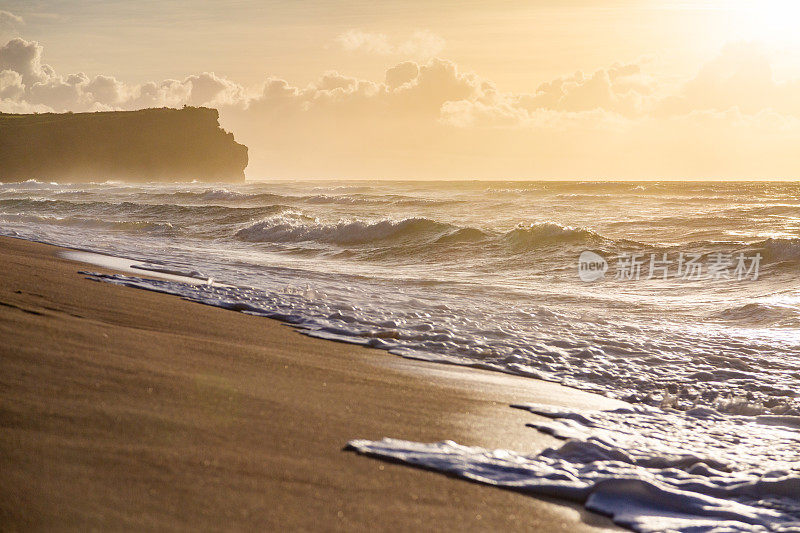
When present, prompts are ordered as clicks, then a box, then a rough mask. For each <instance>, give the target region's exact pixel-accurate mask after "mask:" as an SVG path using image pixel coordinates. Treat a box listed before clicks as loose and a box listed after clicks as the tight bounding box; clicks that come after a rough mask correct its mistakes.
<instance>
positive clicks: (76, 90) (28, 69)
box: [0, 38, 248, 112]
mask: <svg viewBox="0 0 800 533" xmlns="http://www.w3.org/2000/svg"><path fill="white" fill-rule="evenodd" d="M42 56H43V48H42V46H41V45H40V44H39V43H38V42H36V41H26V40H25V39H21V38H16V39H12V40H10V41H9V42H7V43H6V44H5V45H4V46H2V47H0V111H11V112H19V111H20V110H25V109H28V108H30V109H33V110H36V111H95V110H100V109H139V108H143V107H162V106H169V107H179V106H182V105H198V106H199V105H210V106H236V105H243V104H244V103H246V101H247V98H248V96H247V94H246V91H245V89H244V88H243V87H242V86H241V85H238V84H236V83H234V82H232V81H230V80H228V79H226V78H223V77H220V76H217V75H216V74H214V73H213V72H204V73H201V74H196V75H191V76H188V77H186V78H184V79H183V80H164V81H162V82H149V83H145V84H142V85H126V84H124V83H122V82H120V81H119V80H117V79H116V78H114V77H113V76H110V75H97V76H94V77H91V78H90V77H89V76H87V75H86V74H84V73H82V72H78V73H75V74H68V75H60V74H58V73H57V72H56V71H55V69H53V68H52V67H51V66H49V65H47V64H45V63H43V62H42Z"/></svg>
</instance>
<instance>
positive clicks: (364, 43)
mask: <svg viewBox="0 0 800 533" xmlns="http://www.w3.org/2000/svg"><path fill="white" fill-rule="evenodd" d="M336 42H337V43H339V45H340V46H341V47H342V49H343V50H346V51H347V52H355V51H362V52H367V53H370V54H380V55H389V54H392V53H394V47H393V46H392V45H390V44H389V37H387V36H386V34H384V33H372V32H365V31H360V30H349V31H346V32H344V33H342V34H340V35H338V36H337V37H336Z"/></svg>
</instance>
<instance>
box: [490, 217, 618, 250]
mask: <svg viewBox="0 0 800 533" xmlns="http://www.w3.org/2000/svg"><path fill="white" fill-rule="evenodd" d="M503 240H505V241H506V242H508V243H510V244H511V245H512V246H513V247H515V248H517V249H523V250H529V249H531V248H538V247H540V246H542V245H545V244H567V243H569V244H596V243H600V242H603V241H607V240H608V239H606V238H604V237H602V236H601V235H599V234H597V233H595V232H594V231H592V230H590V229H587V228H575V227H572V226H562V225H561V224H556V223H555V222H539V223H536V224H531V225H529V226H525V225H518V226H517V227H516V228H515V229H513V230H511V231H510V232H508V233H506V234H505V235H504V236H503Z"/></svg>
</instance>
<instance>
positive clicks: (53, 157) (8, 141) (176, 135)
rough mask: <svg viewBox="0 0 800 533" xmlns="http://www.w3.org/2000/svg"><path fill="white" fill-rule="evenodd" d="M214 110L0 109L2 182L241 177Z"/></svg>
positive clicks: (239, 150) (235, 147)
mask: <svg viewBox="0 0 800 533" xmlns="http://www.w3.org/2000/svg"><path fill="white" fill-rule="evenodd" d="M246 166H247V147H246V146H244V145H242V144H239V143H237V142H235V141H234V139H233V134H232V133H228V132H226V131H225V130H223V129H222V128H220V126H219V113H218V111H217V110H216V109H208V108H203V107H185V108H183V109H166V108H165V109H143V110H141V111H109V112H101V113H44V114H35V115H12V114H6V113H0V181H24V180H29V179H37V180H46V181H60V182H81V181H105V180H126V181H191V180H200V181H243V180H244V169H245V167H246Z"/></svg>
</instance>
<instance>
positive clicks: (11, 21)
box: [0, 9, 25, 28]
mask: <svg viewBox="0 0 800 533" xmlns="http://www.w3.org/2000/svg"><path fill="white" fill-rule="evenodd" d="M21 24H25V21H24V20H23V19H22V17H19V16H17V15H15V14H14V13H11V12H10V11H4V10H2V9H0V28H3V27H10V28H13V27H14V26H19V25H21Z"/></svg>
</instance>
